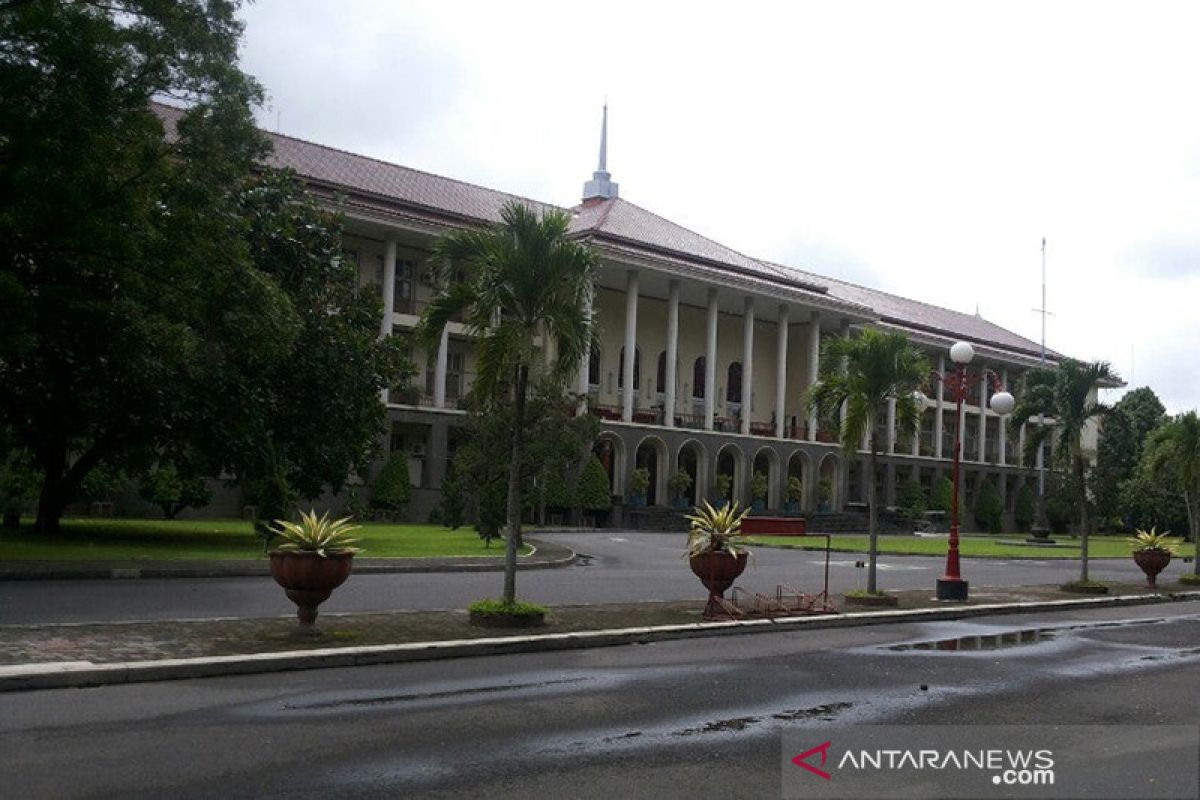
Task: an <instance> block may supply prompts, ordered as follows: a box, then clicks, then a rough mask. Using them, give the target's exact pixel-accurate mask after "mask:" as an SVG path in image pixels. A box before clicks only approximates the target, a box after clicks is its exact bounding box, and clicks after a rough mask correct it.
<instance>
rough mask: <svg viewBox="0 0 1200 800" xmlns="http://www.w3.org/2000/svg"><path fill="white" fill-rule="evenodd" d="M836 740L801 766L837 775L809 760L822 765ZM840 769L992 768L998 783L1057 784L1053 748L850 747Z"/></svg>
mask: <svg viewBox="0 0 1200 800" xmlns="http://www.w3.org/2000/svg"><path fill="white" fill-rule="evenodd" d="M832 746H833V742H832V740H830V741H826V742H824V743H822V744H819V745H817V746H816V747H810V748H809V749H807V750H805V751H804V752H803V753H799V754H798V755H796V756H793V757H792V763H793V764H795V765H796V766H797V767H800V768H801V769H804V770H807V771H808V772H810V773H812V774H813V775H816V776H817V777H820V778H824V779H825V780H827V781H828V780H832V779H833V775H832V774H831V773H829V772H826V771H825V770H824V769H820V768H818V767H816V766H814V765H813V764H811V763H809V759H810V758H813V757H815V756H817V755H819V756H820V757H821V764H820V766H821V767H824V766H825V764H826V762H827V761H828V760H829V749H830V748H831V747H832ZM836 769H837V770H839V771H842V772H846V771H850V770H853V771H869V770H874V771H901V770H957V771H966V770H981V771H987V772H991V773H992V776H991V781H992V783H993V784H994V785H997V786H999V785H1004V786H1030V785H1034V786H1049V785H1053V784H1054V753H1053V751H1051V750H1049V749H1039V750H1007V749H998V748H993V749H968V748H949V749H942V748H922V749H917V750H912V749H900V748H894V749H893V748H874V749H857V750H855V749H848V750H846V751H845V752H844V753H842V754H841V757H840V758H838V759H837V764H836Z"/></svg>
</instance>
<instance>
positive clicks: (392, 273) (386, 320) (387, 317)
mask: <svg viewBox="0 0 1200 800" xmlns="http://www.w3.org/2000/svg"><path fill="white" fill-rule="evenodd" d="M380 291H381V292H382V293H383V298H382V299H383V319H381V320H380V321H379V338H381V339H382V338H383V337H384V336H390V335H391V333H392V311H393V310H394V309H395V302H396V240H395V239H390V238H389V239H388V240H387V242H386V243H385V244H384V246H383V286H382V287H381V289H380ZM390 394H391V390H390V389H389V388H388V387H386V386H385V387H383V391H381V392H380V393H379V396H380V399H381V400H383V402H384V404H385V405H386V404H387V402H388V396H389V395H390Z"/></svg>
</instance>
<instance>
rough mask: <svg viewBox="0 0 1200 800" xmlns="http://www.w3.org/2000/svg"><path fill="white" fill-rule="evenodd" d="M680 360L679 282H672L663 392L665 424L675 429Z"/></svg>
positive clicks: (668, 306) (669, 293)
mask: <svg viewBox="0 0 1200 800" xmlns="http://www.w3.org/2000/svg"><path fill="white" fill-rule="evenodd" d="M678 360H679V281H671V283H670V288H669V290H668V293H667V387H666V391H664V392H663V424H664V425H666V426H667V427H668V428H673V427H675V382H676V381H677V380H678V379H679V376H678V374H677V373H676V370H675V364H676V362H677V361H678Z"/></svg>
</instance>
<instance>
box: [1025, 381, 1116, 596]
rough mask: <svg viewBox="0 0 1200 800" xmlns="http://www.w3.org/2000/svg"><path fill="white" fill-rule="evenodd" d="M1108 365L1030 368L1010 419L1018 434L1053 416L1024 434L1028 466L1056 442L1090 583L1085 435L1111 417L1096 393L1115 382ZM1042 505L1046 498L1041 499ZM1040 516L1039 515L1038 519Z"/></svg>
mask: <svg viewBox="0 0 1200 800" xmlns="http://www.w3.org/2000/svg"><path fill="white" fill-rule="evenodd" d="M1115 377H1116V376H1115V374H1114V373H1113V371H1112V368H1111V367H1110V366H1109V365H1108V363H1107V362H1104V361H1093V362H1091V363H1086V364H1085V363H1084V362H1082V361H1075V360H1074V359H1070V358H1068V359H1065V360H1063V361H1062V363H1060V364H1059V365H1058V366H1057V367H1056V368H1054V369H1041V368H1040V369H1032V370H1030V371H1029V372H1027V373H1026V374H1025V378H1024V380H1023V381H1022V384H1021V390H1020V391H1019V392H1018V393H1017V396H1018V398H1019V399H1018V400H1017V407H1016V408H1015V409H1014V410H1013V414H1012V417H1011V418H1010V419H1009V423H1008V424H1009V429H1010V430H1011V431H1013V432H1014V433H1017V432H1019V431H1020V430H1021V426H1022V425H1024V424H1025V423H1027V422H1029V421H1030V420H1032V419H1034V418H1035V417H1039V418H1045V417H1049V418H1051V419H1052V420H1053V424H1052V425H1051V424H1047V425H1038V426H1036V427H1032V428H1030V429H1029V430H1027V431H1026V437H1025V454H1024V455H1025V463H1026V464H1033V463H1034V461H1035V459H1036V456H1037V452H1038V450H1039V449H1041V447H1042V446H1043V443H1045V442H1047V441H1049V442H1052V451H1051V452H1052V453H1053V456H1054V458H1055V459H1056V460H1057V461H1058V462H1059V464H1060V465H1062V466H1063V467H1064V468H1066V469H1068V470H1069V471H1070V474H1071V477H1072V481H1071V484H1072V487H1073V488H1074V490H1075V498H1074V500H1075V507H1076V510H1077V513H1078V514H1079V580H1080V582H1082V583H1087V582H1088V534H1089V533H1091V527H1092V515H1091V502H1090V500H1089V499H1088V491H1087V454H1086V453H1084V451H1083V432H1084V429H1085V428H1086V427H1087V425H1088V423H1089V422H1091V421H1092V420H1097V419H1099V418H1101V417H1103V416H1104V415H1105V414H1107V413H1108V411H1109V408H1108V406H1106V405H1104V404H1103V403H1100V402H1097V400H1096V389H1097V387H1098V386H1099V385H1100V384H1101V383H1104V382H1108V381H1111V380H1113V379H1114V378H1115ZM1039 503H1040V504H1041V505H1042V506H1043V507H1044V504H1045V498H1039ZM1039 516H1040V515H1039Z"/></svg>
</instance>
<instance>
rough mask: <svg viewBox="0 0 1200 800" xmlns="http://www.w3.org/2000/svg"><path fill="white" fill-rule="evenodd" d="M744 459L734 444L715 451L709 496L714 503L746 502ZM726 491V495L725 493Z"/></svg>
mask: <svg viewBox="0 0 1200 800" xmlns="http://www.w3.org/2000/svg"><path fill="white" fill-rule="evenodd" d="M745 462H746V459H745V456H743V455H742V450H741V448H740V447H738V446H737V445H736V444H732V443H731V444H727V445H725V446H724V447H722V448H721V449H720V450H719V451H717V458H716V463H715V467H716V469H715V472H714V474H713V484H712V490H711V491H710V492H709V496H710V497H712V499H713V501H714V502H717V503H724V502H725V501H726V500H736V501H737V502H738V503H741V504H745V502H746V463H745ZM726 491H727V492H728V493H726Z"/></svg>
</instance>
